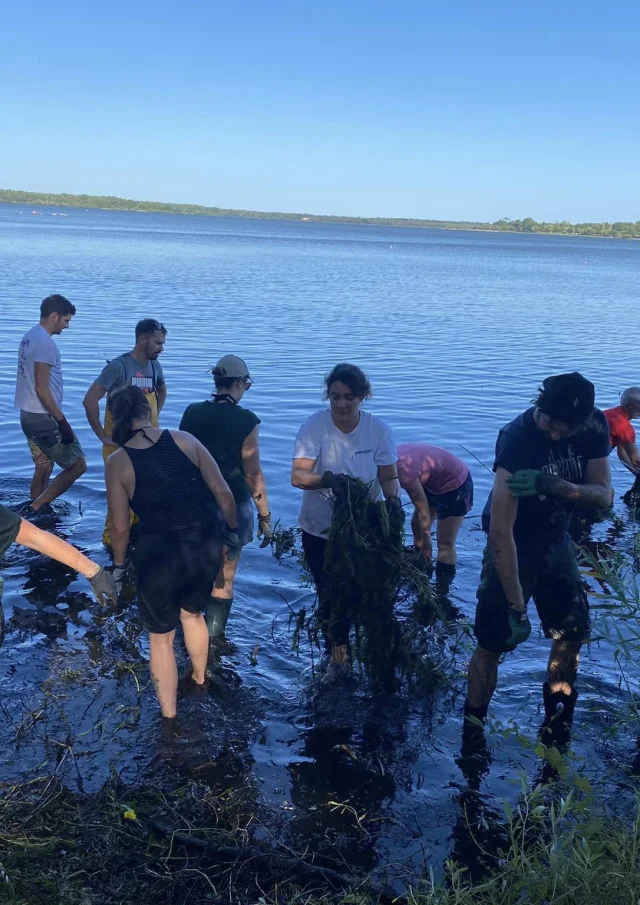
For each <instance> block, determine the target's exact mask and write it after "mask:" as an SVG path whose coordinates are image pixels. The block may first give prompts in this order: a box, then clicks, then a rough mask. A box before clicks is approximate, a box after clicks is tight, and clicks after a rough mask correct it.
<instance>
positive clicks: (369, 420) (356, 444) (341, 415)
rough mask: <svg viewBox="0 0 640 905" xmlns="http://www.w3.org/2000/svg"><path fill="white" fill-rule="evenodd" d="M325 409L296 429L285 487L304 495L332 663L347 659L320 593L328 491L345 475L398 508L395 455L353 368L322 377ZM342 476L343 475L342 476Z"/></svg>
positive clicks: (346, 627) (345, 630) (305, 530)
mask: <svg viewBox="0 0 640 905" xmlns="http://www.w3.org/2000/svg"><path fill="white" fill-rule="evenodd" d="M325 390H326V392H325V396H326V398H327V399H328V400H329V408H328V409H323V410H322V411H319V412H315V414H313V415H311V417H310V418H307V420H306V421H305V423H304V424H303V425H302V427H301V428H300V430H299V431H298V436H297V437H296V442H295V446H294V451H293V468H292V471H291V483H292V484H293V486H294V487H299V488H300V489H301V490H303V491H304V493H303V495H302V506H301V509H300V516H299V519H298V521H299V523H300V527H301V528H302V547H303V550H304V554H305V558H306V561H307V564H308V566H309V570H310V572H311V574H312V575H313V580H314V583H315V586H316V590H317V591H318V613H319V616H320V620H321V622H322V624H323V631H324V633H325V637H326V639H327V641H328V643H329V644H330V645H331V659H332V663H333V665H334V666H335V665H337V666H344V664H345V663H346V662H347V658H348V644H349V632H350V628H351V626H350V624H349V620H348V618H347V617H346V615H344V614H342V615H339V616H338V617H336V618H334V619H333V621H331V619H330V615H331V614H330V601H327V599H326V595H324V594H323V586H324V583H325V576H326V569H327V565H328V564H326V563H325V561H324V555H325V549H326V546H327V537H328V534H329V530H330V528H331V519H332V516H333V506H332V499H333V493H332V489H333V487H335V486H337V484H338V483H340V482H341V481H345V480H346V478H347V477H352V478H360V479H361V480H363V481H364V482H365V483H366V484H369V486H370V491H369V492H370V493H371V496H372V497H373V499H376V500H380V499H382V497H383V496H384V498H385V499H386V500H387V501H388V503H389V505H391V506H396V505H398V506H399V505H400V484H399V482H398V472H397V468H396V462H397V461H398V455H397V452H396V444H395V442H394V439H393V434H392V433H391V429H390V428H389V427H388V425H387V424H385V422H384V421H383V420H382V419H381V418H378V417H377V416H376V415H372V414H370V413H369V412H365V411H363V410H362V409H361V408H360V406H361V403H362V402H364V401H365V400H366V399H368V398H369V397H370V396H371V386H370V384H369V380H368V378H367V376H366V374H364V372H363V371H362V370H361V369H360V368H359V367H358V366H357V365H353V364H349V363H348V362H342V363H340V364H338V365H336V366H335V367H334V369H333V370H332V371H331V373H330V374H328V375H327V377H326V378H325ZM345 476H346V477H345Z"/></svg>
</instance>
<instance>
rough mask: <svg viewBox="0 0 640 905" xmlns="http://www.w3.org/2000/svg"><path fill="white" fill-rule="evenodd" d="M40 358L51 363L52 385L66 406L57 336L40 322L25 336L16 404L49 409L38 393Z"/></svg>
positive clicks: (36, 409) (26, 409)
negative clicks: (36, 368) (37, 371)
mask: <svg viewBox="0 0 640 905" xmlns="http://www.w3.org/2000/svg"><path fill="white" fill-rule="evenodd" d="M36 361H39V362H43V363H44V364H47V365H51V371H50V374H49V389H50V390H51V392H52V394H53V398H54V399H55V401H56V402H57V403H58V406H59V407H60V408H62V364H61V362H60V350H59V349H58V346H57V344H56V343H55V342H54V340H53V338H52V337H51V336H49V334H48V333H47V331H46V330H45V329H44V327H42V326H41V325H40V324H37V325H36V326H35V327H32V328H31V329H30V330H29V332H28V333H25V335H24V336H23V337H22V342H21V343H20V350H19V352H18V376H17V378H16V398H15V403H14V404H15V407H16V408H17V409H22V411H23V412H37V413H41V412H46V411H47V410H46V408H45V407H44V406H43V404H42V403H41V402H40V400H39V399H38V396H37V394H36V383H35V375H34V364H35V362H36Z"/></svg>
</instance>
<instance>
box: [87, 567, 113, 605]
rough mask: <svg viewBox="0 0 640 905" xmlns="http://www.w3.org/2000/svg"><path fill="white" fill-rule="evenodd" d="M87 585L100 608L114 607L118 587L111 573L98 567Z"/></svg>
mask: <svg viewBox="0 0 640 905" xmlns="http://www.w3.org/2000/svg"><path fill="white" fill-rule="evenodd" d="M89 583H90V585H91V587H92V588H93V593H94V594H95V595H96V600H97V601H98V603H99V604H100V606H108V605H111V606H115V605H116V604H117V602H118V585H117V583H116V579H115V577H114V575H113V573H112V572H107V570H106V569H103V568H102V566H101V567H100V571H99V572H96V574H95V575H94V576H93V578H90V579H89Z"/></svg>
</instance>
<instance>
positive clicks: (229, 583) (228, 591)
mask: <svg viewBox="0 0 640 905" xmlns="http://www.w3.org/2000/svg"><path fill="white" fill-rule="evenodd" d="M239 562H240V557H238V559H234V560H230V559H227V557H226V556H223V557H222V563H221V565H220V569H219V570H218V574H217V575H216V580H215V581H214V583H213V591H212V592H211V596H212V597H218V598H222V599H223V600H231V598H232V597H233V580H234V578H235V577H236V571H237V569H238V564H239Z"/></svg>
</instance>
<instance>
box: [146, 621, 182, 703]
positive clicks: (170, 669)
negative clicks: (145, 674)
mask: <svg viewBox="0 0 640 905" xmlns="http://www.w3.org/2000/svg"><path fill="white" fill-rule="evenodd" d="M175 636H176V633H175V629H174V631H172V632H167V634H166V635H157V634H155V633H154V632H149V652H150V659H149V666H150V667H151V678H152V679H153V684H154V686H155V689H156V694H157V696H158V701H159V702H160V709H161V710H162V716H167V717H175V715H176V701H177V699H178V666H177V664H176V656H175V654H174V652H173V641H174V638H175Z"/></svg>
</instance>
